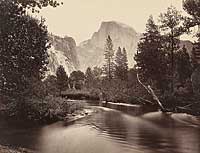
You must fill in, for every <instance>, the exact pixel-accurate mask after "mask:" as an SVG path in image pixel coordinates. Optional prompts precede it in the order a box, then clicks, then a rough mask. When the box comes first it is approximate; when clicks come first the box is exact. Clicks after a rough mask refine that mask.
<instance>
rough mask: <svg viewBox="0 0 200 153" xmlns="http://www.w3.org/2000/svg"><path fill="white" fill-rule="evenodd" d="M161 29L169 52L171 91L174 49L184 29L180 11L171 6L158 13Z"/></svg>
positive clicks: (177, 46)
mask: <svg viewBox="0 0 200 153" xmlns="http://www.w3.org/2000/svg"><path fill="white" fill-rule="evenodd" d="M159 20H160V23H161V26H160V28H161V30H162V31H163V32H164V35H165V38H166V39H165V41H166V42H168V44H169V46H168V47H167V48H168V49H169V50H170V51H171V53H170V54H169V55H170V59H171V92H172V93H173V92H174V70H175V66H174V51H175V50H177V49H178V48H179V37H180V36H181V35H182V34H183V33H184V32H185V31H186V30H185V28H184V27H183V26H182V24H183V21H184V18H183V16H182V15H181V13H180V12H179V11H178V10H177V9H176V8H175V7H173V6H171V7H168V9H167V12H165V13H161V14H160V19H159Z"/></svg>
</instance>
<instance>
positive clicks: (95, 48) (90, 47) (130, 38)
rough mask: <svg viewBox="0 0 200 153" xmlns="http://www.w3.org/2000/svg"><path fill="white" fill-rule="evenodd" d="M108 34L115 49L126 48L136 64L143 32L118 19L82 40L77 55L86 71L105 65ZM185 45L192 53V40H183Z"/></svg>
mask: <svg viewBox="0 0 200 153" xmlns="http://www.w3.org/2000/svg"><path fill="white" fill-rule="evenodd" d="M108 35H110V36H111V38H112V40H113V45H114V50H115V51H116V50H117V48H118V47H119V46H120V47H122V48H123V47H125V48H126V50H127V58H128V64H129V67H130V68H131V67H133V66H134V64H135V61H134V55H135V54H136V52H137V45H138V42H139V40H140V38H141V37H142V34H141V33H137V32H136V31H135V30H134V29H133V28H132V27H131V26H128V25H126V24H123V23H120V22H117V21H108V22H102V23H101V26H100V28H99V29H98V31H97V32H94V34H93V35H92V37H91V38H90V39H89V40H86V41H83V42H81V43H80V44H79V46H78V47H77V56H78V59H79V61H80V69H81V70H82V71H85V70H86V69H87V67H94V66H98V67H101V66H103V63H104V47H105V42H106V38H107V36H108ZM183 45H185V46H186V48H187V50H188V53H189V54H190V55H191V52H192V46H193V45H192V42H190V41H188V40H183V41H182V40H181V42H180V47H183Z"/></svg>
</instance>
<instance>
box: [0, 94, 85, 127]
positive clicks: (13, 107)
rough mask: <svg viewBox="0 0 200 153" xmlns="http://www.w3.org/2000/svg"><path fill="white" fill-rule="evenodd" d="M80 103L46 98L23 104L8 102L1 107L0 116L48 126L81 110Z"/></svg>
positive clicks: (29, 100)
mask: <svg viewBox="0 0 200 153" xmlns="http://www.w3.org/2000/svg"><path fill="white" fill-rule="evenodd" d="M83 108H84V103H83V102H81V101H69V100H67V99H66V98H62V97H54V96H47V97H46V98H45V99H36V98H33V99H27V100H26V101H25V102H23V103H19V102H10V103H8V104H5V105H1V108H0V112H1V113H0V114H1V116H3V117H5V118H8V119H15V120H24V121H27V122H32V123H33V124H34V123H40V124H49V123H53V122H56V121H62V120H65V119H66V117H67V116H68V115H69V114H73V113H75V112H76V111H79V110H83Z"/></svg>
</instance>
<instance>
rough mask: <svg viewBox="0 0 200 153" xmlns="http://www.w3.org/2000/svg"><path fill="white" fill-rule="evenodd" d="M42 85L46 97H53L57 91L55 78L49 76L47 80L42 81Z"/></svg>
mask: <svg viewBox="0 0 200 153" xmlns="http://www.w3.org/2000/svg"><path fill="white" fill-rule="evenodd" d="M43 84H44V86H45V92H46V95H53V96H56V95H57V93H58V92H59V91H58V88H57V78H56V76H54V75H49V76H47V78H46V79H45V80H44V81H43Z"/></svg>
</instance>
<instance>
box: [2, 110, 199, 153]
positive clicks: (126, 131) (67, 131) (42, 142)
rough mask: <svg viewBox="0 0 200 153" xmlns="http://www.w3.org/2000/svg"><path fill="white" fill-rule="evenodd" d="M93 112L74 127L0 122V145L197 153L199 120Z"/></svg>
mask: <svg viewBox="0 0 200 153" xmlns="http://www.w3.org/2000/svg"><path fill="white" fill-rule="evenodd" d="M90 108H91V109H93V110H95V112H94V113H93V114H92V115H91V116H87V117H85V118H83V119H81V120H78V121H76V122H75V123H73V124H70V125H67V124H66V123H64V122H57V123H55V124H52V125H48V126H42V127H30V126H28V125H27V126H22V125H21V124H13V123H8V122H6V121H1V122H0V144H5V145H6V144H9V145H12V146H20V147H25V148H30V149H35V150H37V151H39V152H41V153H200V120H199V118H197V117H194V116H190V115H186V114H163V113H161V112H151V113H146V114H143V115H140V116H133V115H128V114H126V113H123V112H120V111H117V110H113V109H109V108H103V107H99V106H90Z"/></svg>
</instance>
